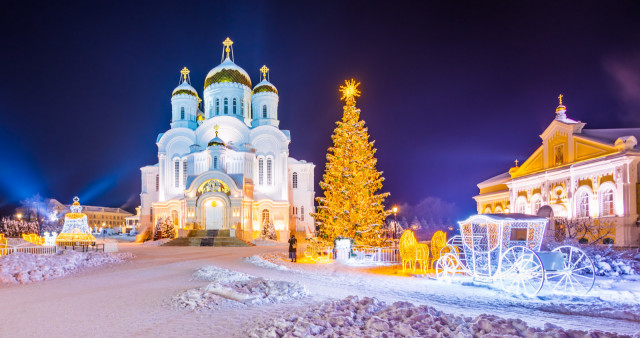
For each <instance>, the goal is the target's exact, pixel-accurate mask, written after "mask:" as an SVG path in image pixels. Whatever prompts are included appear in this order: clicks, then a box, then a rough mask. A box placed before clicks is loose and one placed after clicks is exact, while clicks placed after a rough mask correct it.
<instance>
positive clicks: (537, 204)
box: [532, 197, 542, 215]
mask: <svg viewBox="0 0 640 338" xmlns="http://www.w3.org/2000/svg"><path fill="white" fill-rule="evenodd" d="M541 204H542V200H541V199H540V197H538V198H534V199H533V208H532V211H533V212H532V214H533V215H537V214H538V210H540V207H541Z"/></svg>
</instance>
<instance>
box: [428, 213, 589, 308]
mask: <svg viewBox="0 0 640 338" xmlns="http://www.w3.org/2000/svg"><path fill="white" fill-rule="evenodd" d="M547 222H548V220H547V219H546V218H541V217H536V216H530V215H521V214H502V215H494V214H484V215H474V216H471V217H469V218H468V219H467V220H465V221H462V222H458V224H459V225H460V233H461V236H454V237H453V238H451V239H450V240H449V241H448V242H447V245H446V246H445V247H444V248H442V250H441V253H440V258H439V259H438V261H437V263H436V277H437V278H438V279H441V280H451V279H452V278H454V277H455V276H456V275H469V276H472V277H473V278H474V280H477V281H481V282H493V281H498V282H500V283H501V285H502V288H503V289H504V290H505V291H508V292H512V293H522V294H525V295H527V296H534V295H536V294H538V292H540V290H541V289H542V287H543V285H544V284H547V285H549V287H550V288H551V291H552V292H554V293H562V294H574V295H584V294H586V293H588V292H589V291H590V290H591V288H592V287H593V283H594V282H595V268H594V265H593V262H592V261H591V259H590V258H589V257H588V256H587V255H586V254H585V253H584V251H582V250H580V249H578V248H576V247H573V246H560V247H557V248H555V249H553V250H552V251H549V252H541V251H540V246H541V245H542V238H543V236H544V231H545V228H546V226H547Z"/></svg>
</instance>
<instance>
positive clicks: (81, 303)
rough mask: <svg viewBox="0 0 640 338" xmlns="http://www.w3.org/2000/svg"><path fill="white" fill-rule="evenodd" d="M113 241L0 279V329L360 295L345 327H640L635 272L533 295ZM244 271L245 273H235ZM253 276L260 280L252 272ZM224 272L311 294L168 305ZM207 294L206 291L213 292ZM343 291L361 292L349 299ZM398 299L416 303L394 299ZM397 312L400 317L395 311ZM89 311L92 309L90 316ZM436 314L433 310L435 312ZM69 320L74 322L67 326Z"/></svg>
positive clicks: (228, 317) (207, 318)
mask: <svg viewBox="0 0 640 338" xmlns="http://www.w3.org/2000/svg"><path fill="white" fill-rule="evenodd" d="M119 249H120V251H121V252H131V253H133V254H134V255H135V258H134V259H132V260H131V261H130V263H127V264H113V265H108V266H105V267H103V268H101V269H87V270H84V271H82V273H78V274H74V275H73V276H72V277H68V278H60V279H54V280H47V281H44V282H41V283H32V284H25V285H8V284H5V285H4V286H0V300H1V301H2V304H3V306H2V307H0V317H2V318H4V319H5V320H3V325H0V336H61V335H72V336H82V335H85V336H87V335H91V336H93V335H96V333H99V334H100V335H103V336H212V335H213V336H225V337H227V336H247V335H248V333H249V330H253V331H251V332H254V333H258V334H259V333H261V332H266V331H259V330H270V327H271V326H272V324H275V323H276V322H277V323H279V324H278V325H283V326H282V328H281V329H283V330H284V329H286V327H287V325H289V324H287V323H293V322H295V319H294V320H291V318H299V321H307V320H309V319H308V315H307V314H308V313H310V311H312V310H314V309H316V310H319V309H323V308H324V309H332V307H336V308H339V309H337V310H335V311H333V310H332V311H333V312H332V314H333V315H334V317H336V318H337V319H328V321H329V322H331V321H332V320H333V321H336V320H338V321H339V320H340V317H341V314H342V313H341V312H340V309H342V310H345V311H346V310H349V309H351V310H349V311H352V310H353V309H356V307H364V305H362V304H365V303H366V302H370V303H372V304H373V303H375V304H378V305H376V306H375V307H373V306H372V307H371V309H370V310H367V311H368V312H367V313H364V312H363V313H361V314H357V315H358V316H361V317H358V318H368V319H367V320H368V322H370V324H369V326H368V327H367V326H366V325H365V324H364V323H363V324H362V325H360V323H359V322H358V323H357V324H358V325H360V326H358V325H356V326H352V327H349V328H348V330H360V331H359V332H360V333H357V334H358V335H361V334H362V333H363V331H362V330H365V331H364V333H366V330H369V329H376V328H385V323H386V325H389V326H390V330H396V329H397V330H408V327H407V325H408V326H409V327H410V328H411V329H412V330H417V332H418V333H420V332H422V331H420V330H428V329H430V328H433V325H440V324H424V326H420V325H422V324H417V322H418V321H423V320H424V321H426V320H427V319H428V318H427V316H426V315H425V314H427V313H431V314H434V313H439V314H441V315H440V316H436V317H437V318H439V319H437V320H439V321H440V322H442V321H447V323H448V321H451V320H454V321H455V320H458V321H459V323H460V325H463V327H461V328H460V329H457V328H456V329H457V330H458V331H462V330H466V329H469V330H476V328H477V327H481V328H483V329H491V330H494V329H495V330H498V329H500V330H503V331H495V332H500V334H497V335H501V334H503V333H505V332H506V331H504V330H512V329H514V330H520V331H519V332H525V331H526V330H529V329H527V328H526V327H525V324H526V326H527V327H529V328H535V329H540V330H545V329H546V330H555V329H557V330H558V332H560V331H559V330H560V329H559V328H562V330H582V331H590V330H601V331H608V332H615V333H619V334H634V333H636V332H638V331H640V318H638V314H639V313H640V308H639V306H640V305H639V304H640V280H639V279H637V278H639V277H638V276H637V275H630V276H623V277H624V278H619V277H618V278H616V279H614V278H611V277H598V279H597V282H596V287H595V288H594V290H593V292H592V294H590V295H589V296H586V297H568V296H554V295H548V294H547V295H541V296H540V297H537V298H534V299H528V298H525V297H519V296H513V295H509V294H505V293H504V292H503V291H501V290H499V289H498V288H495V287H493V286H491V285H484V286H483V285H471V283H470V282H469V281H465V282H460V283H458V284H454V285H451V284H445V283H440V282H438V281H434V280H430V279H427V278H416V277H406V276H401V275H399V274H398V275H385V274H379V273H375V272H376V271H372V270H371V269H366V268H359V267H348V266H343V265H339V264H292V263H290V262H288V261H284V260H281V259H280V257H284V255H285V254H286V253H284V251H286V248H283V247H266V246H264V247H260V246H254V247H245V248H226V247H157V246H143V245H139V244H127V243H121V244H120V246H119ZM276 252H279V253H280V254H275V253H276ZM265 254H266V255H265ZM256 255H257V256H256ZM254 256H255V257H254ZM251 257H253V258H251ZM247 258H248V259H247ZM256 262H258V263H257V264H254V263H256ZM264 262H268V263H271V265H270V264H264ZM273 265H276V266H283V267H286V270H284V269H281V268H274V266H273ZM207 266H213V267H209V268H207ZM220 269H227V270H228V271H230V272H221V270H220ZM387 272H388V270H387ZM245 275H247V276H249V277H248V278H249V279H245V277H241V276H245ZM231 276H235V277H233V278H231ZM230 279H237V280H235V281H231V280H230ZM254 280H255V285H254V284H249V283H247V281H254ZM220 281H224V283H227V285H235V286H236V287H237V289H233V288H231V290H233V291H234V292H237V293H238V294H242V293H244V294H245V295H250V297H255V295H258V294H261V291H260V290H263V289H262V288H263V287H264V286H265V285H264V283H263V282H261V281H282V282H287V283H291V285H295V284H296V283H297V284H299V285H301V286H303V287H304V289H305V290H306V291H307V292H308V294H309V295H308V296H306V297H302V298H298V299H289V300H286V301H284V302H266V303H260V302H257V303H255V304H254V303H247V304H245V303H240V302H238V301H234V300H229V298H226V297H221V298H219V299H218V300H222V299H224V301H223V302H233V303H229V304H233V305H237V306H218V305H216V304H211V301H210V300H207V299H205V302H203V303H200V305H203V304H210V305H211V306H210V307H209V308H203V309H206V311H193V310H192V309H191V308H190V307H188V306H185V307H182V308H181V307H176V306H175V305H176V304H175V303H174V299H175V298H176V297H178V296H179V295H183V294H185V293H186V292H192V296H193V295H200V296H201V295H204V293H202V292H201V291H202V290H204V289H206V288H207V287H208V286H209V285H211V284H224V283H221V282H220ZM229 283H230V284H229ZM261 283H262V284H261ZM276 288H277V289H279V290H283V295H284V296H285V297H289V296H290V292H291V291H289V290H287V289H286V288H279V287H276ZM208 294H209V295H211V296H212V298H213V296H217V294H216V293H210V292H209V293H208ZM349 296H357V297H359V298H358V299H356V298H347V297H349ZM217 297H220V296H217ZM365 297H370V298H376V299H377V301H374V300H369V299H368V298H365ZM201 298H202V297H201ZM195 299H197V297H196V298H195ZM363 302H365V303H363ZM382 302H384V304H382ZM396 302H410V303H412V304H413V305H409V304H406V303H401V304H400V305H393V304H394V303H396ZM214 303H215V302H214ZM26 304H28V305H26ZM331 304H338V305H331ZM358 304H360V305H358ZM385 309H386V310H385ZM374 310H375V311H374ZM381 311H382V312H381ZM329 312H331V311H329ZM329 312H328V313H329ZM365 312H366V311H365ZM397 313H401V314H403V315H402V316H403V317H402V318H400V317H396V318H395V319H394V317H393V316H394V315H395V314H397ZM410 313H411V314H410ZM414 313H415V314H414ZM87 314H90V317H91V318H90V319H89V320H87V319H86V318H87ZM347 315H349V316H352V317H351V318H356V317H353V316H356V314H353V315H352V314H351V313H347ZM423 315H425V316H423ZM309 316H311V315H309ZM323 316H324V315H323ZM494 316H497V317H494ZM325 317H326V316H325ZM342 317H344V316H342ZM404 317H407V318H404ZM436 317H433V320H434V323H435V321H436V319H435V318H436ZM498 317H499V318H498ZM79 318H84V319H83V320H79ZM309 318H310V317H309ZM371 318H373V321H371ZM456 318H457V319H456ZM516 319H519V320H521V321H522V322H519V321H517V320H516ZM34 323H46V325H45V324H34ZM69 323H74V325H73V329H72V331H70V326H69ZM265 323H266V324H265ZM270 323H271V324H270ZM319 323H323V322H322V321H320V322H319ZM492 323H497V324H492ZM547 323H549V324H547ZM414 324H415V325H418V326H416V327H414ZM314 325H318V326H320V325H319V324H314ZM332 325H333V324H332ZM442 325H444V324H442ZM553 325H555V326H558V327H559V328H555V327H553ZM396 326H397V327H396ZM476 326H477V327H476ZM498 326H499V327H498ZM332 327H333V326H332ZM363 328H364V329H363ZM256 330H257V331H256ZM376 330H377V329H376ZM522 330H525V331H522ZM531 330H533V329H531ZM283 332H284V331H283ZM352 332H358V331H352ZM372 332H373V331H372ZM403 332H413V331H403ZM425 332H427V331H425ZM474 332H476V331H474ZM485 332H488V331H486V330H485ZM514 332H515V331H514ZM526 332H530V331H526ZM375 335H376V334H374V336H375ZM555 335H556V334H550V336H555ZM539 336H542V335H539Z"/></svg>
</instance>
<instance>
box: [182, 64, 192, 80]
mask: <svg viewBox="0 0 640 338" xmlns="http://www.w3.org/2000/svg"><path fill="white" fill-rule="evenodd" d="M189 73H190V71H189V69H188V68H187V67H184V68H182V70H181V71H180V74H182V78H183V80H182V82H185V81H187V75H189Z"/></svg>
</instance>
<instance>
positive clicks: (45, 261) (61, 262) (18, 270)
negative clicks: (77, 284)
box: [0, 250, 133, 284]
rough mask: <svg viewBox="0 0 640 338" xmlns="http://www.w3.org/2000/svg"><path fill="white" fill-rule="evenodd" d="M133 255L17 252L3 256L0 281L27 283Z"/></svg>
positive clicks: (57, 276) (115, 261)
mask: <svg viewBox="0 0 640 338" xmlns="http://www.w3.org/2000/svg"><path fill="white" fill-rule="evenodd" d="M131 258H133V255H132V254H131V253H128V252H127V253H104V252H75V251H70V250H67V251H61V252H59V253H58V254H55V255H49V256H40V255H34V254H30V253H24V252H16V253H13V254H10V255H6V256H2V257H0V283H8V284H26V283H32V282H39V281H43V280H47V279H53V278H59V277H64V276H67V275H69V274H71V273H74V272H77V271H78V270H80V269H82V268H88V267H96V266H100V265H105V264H114V263H121V262H123V261H125V260H127V259H131Z"/></svg>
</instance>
